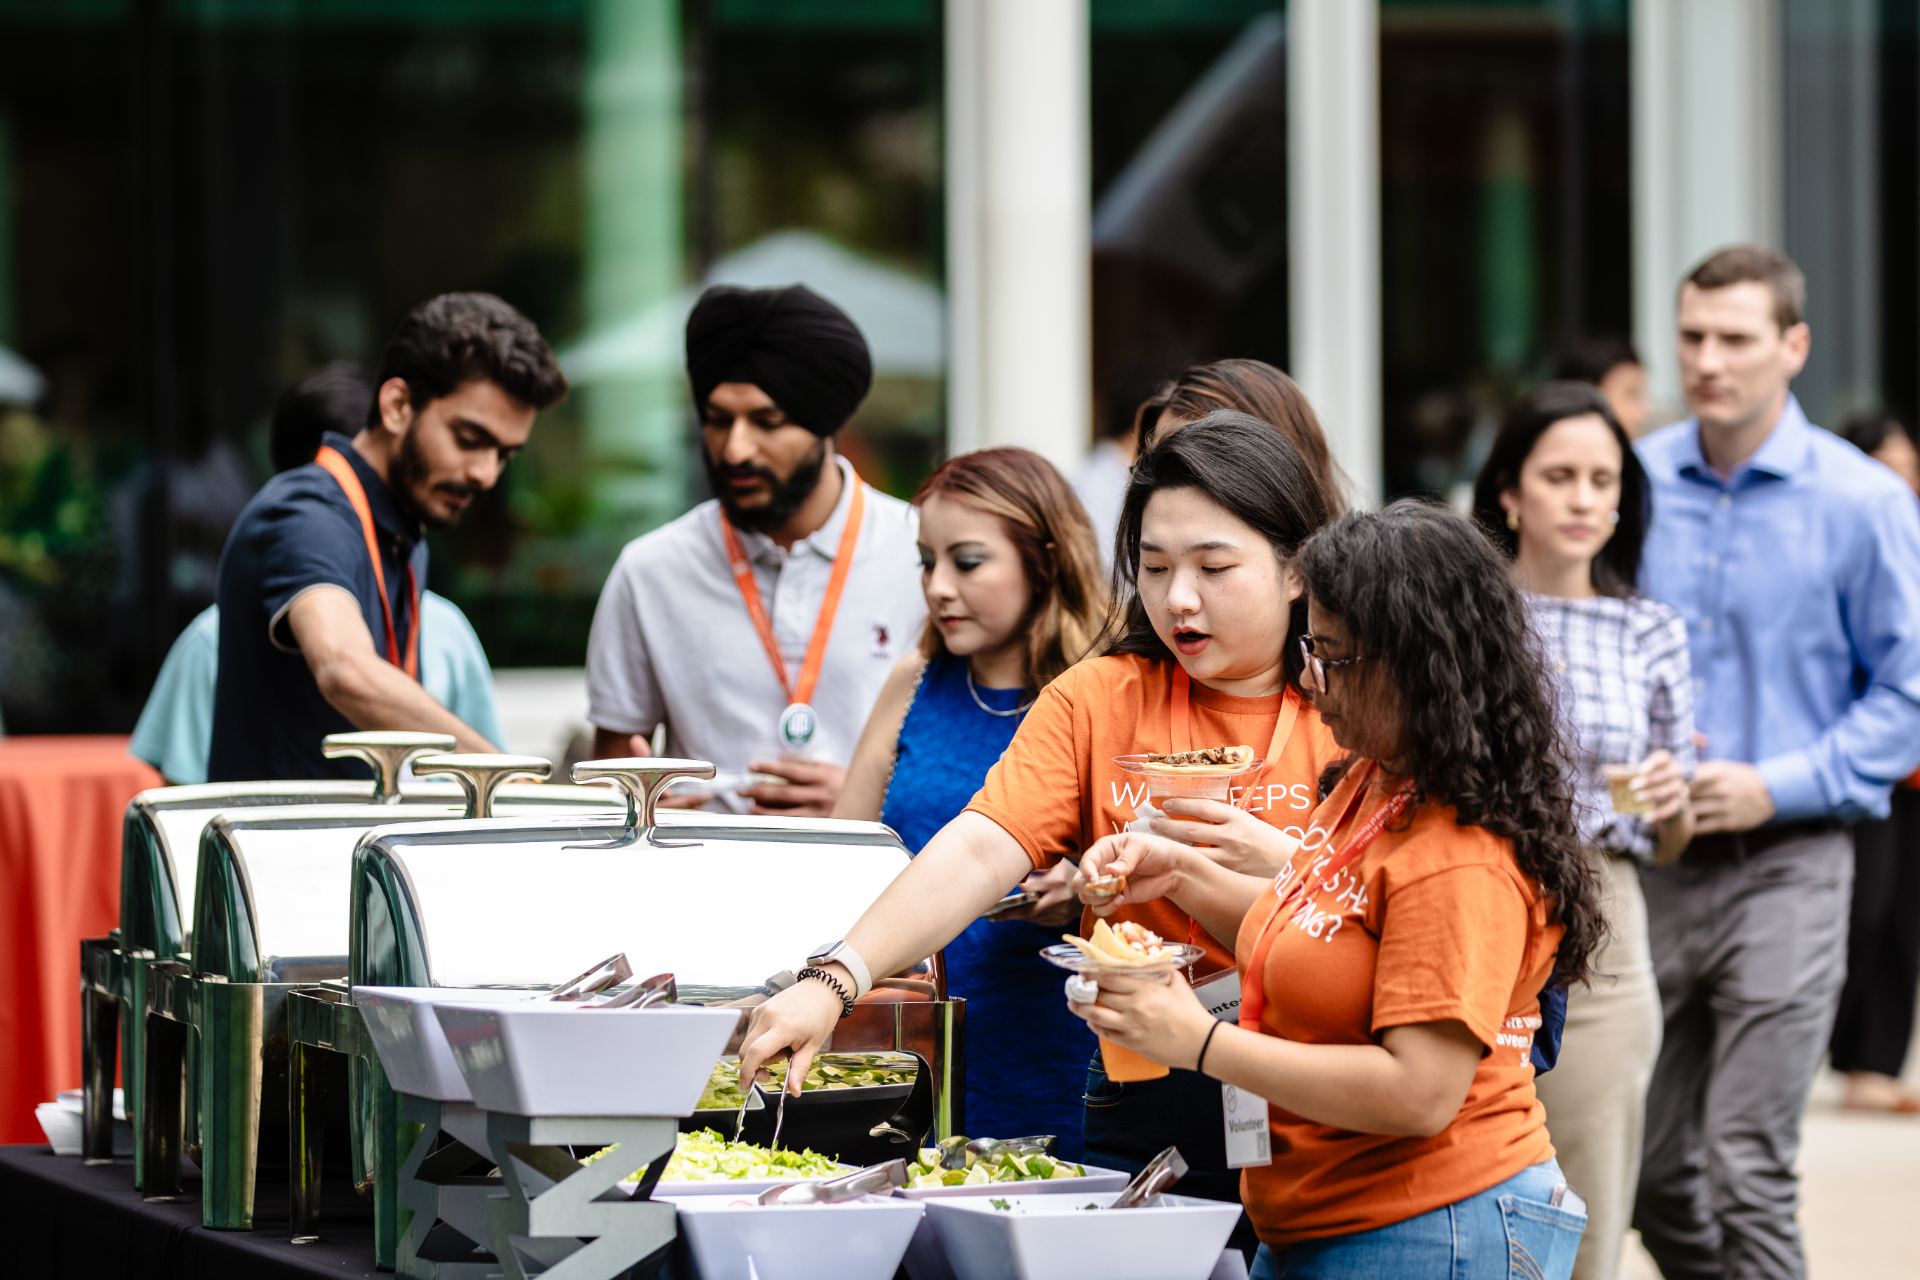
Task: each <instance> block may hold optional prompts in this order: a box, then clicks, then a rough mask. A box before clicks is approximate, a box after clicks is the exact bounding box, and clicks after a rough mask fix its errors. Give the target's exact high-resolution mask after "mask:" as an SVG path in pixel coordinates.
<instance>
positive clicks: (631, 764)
mask: <svg viewBox="0 0 1920 1280" xmlns="http://www.w3.org/2000/svg"><path fill="white" fill-rule="evenodd" d="M712 776H713V765H712V764H711V763H710V762H709V761H706V760H672V759H668V758H666V757H664V756H627V757H624V758H621V759H617V760H582V761H581V762H580V763H579V764H576V765H574V766H573V780H574V781H575V782H596V781H600V780H602V779H604V780H606V781H608V782H611V783H613V785H614V786H615V787H616V788H618V789H619V790H620V791H621V792H623V793H624V794H625V795H626V797H627V827H628V829H629V830H630V831H632V832H634V833H636V834H638V835H643V836H645V837H646V839H647V842H648V843H649V844H657V843H659V842H658V841H657V840H655V839H654V836H653V827H654V821H653V817H654V815H653V811H654V808H655V806H656V805H657V804H658V803H659V801H660V793H661V792H663V791H665V790H666V789H667V788H668V787H669V786H671V785H673V783H674V782H676V781H677V780H679V779H681V778H711V777H712Z"/></svg>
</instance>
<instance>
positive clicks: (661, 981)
mask: <svg viewBox="0 0 1920 1280" xmlns="http://www.w3.org/2000/svg"><path fill="white" fill-rule="evenodd" d="M679 996H680V987H679V984H678V983H676V982H675V981H674V980H673V975H672V974H670V973H656V974H654V975H653V976H652V977H651V978H646V979H644V980H642V981H640V982H636V983H634V984H633V985H632V986H631V987H628V988H627V989H626V990H625V991H622V992H621V993H620V994H619V995H617V996H615V997H613V998H612V999H611V1000H603V1001H601V1002H600V1003H599V1004H593V1005H588V1006H587V1007H588V1008H589V1009H651V1008H652V1007H653V1006H654V1005H657V1004H672V1003H673V1002H674V1001H675V1000H676V999H678V998H679Z"/></svg>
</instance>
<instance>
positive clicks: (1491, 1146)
mask: <svg viewBox="0 0 1920 1280" xmlns="http://www.w3.org/2000/svg"><path fill="white" fill-rule="evenodd" d="M1299 563H1300V572H1301V574H1302V576H1303V577H1304V579H1305V581H1306V584H1307V588H1308V591H1309V596H1310V605H1309V633H1308V635H1307V636H1306V637H1304V639H1303V641H1302V646H1301V647H1302V649H1303V651H1304V652H1303V657H1304V659H1305V661H1304V672H1305V685H1306V688H1307V689H1308V690H1309V691H1310V692H1311V693H1312V695H1313V699H1314V703H1315V705H1316V706H1318V707H1319V709H1320V713H1321V717H1322V720H1323V722H1324V723H1325V724H1326V725H1327V726H1328V727H1329V728H1330V729H1331V730H1332V732H1333V735H1334V737H1335V738H1336V739H1337V740H1338V741H1339V743H1340V745H1341V746H1342V747H1343V748H1345V749H1346V750H1347V752H1349V753H1350V754H1349V756H1348V758H1347V759H1346V760H1343V761H1342V762H1341V763H1340V764H1339V765H1337V766H1336V767H1335V768H1333V769H1331V770H1329V773H1328V778H1327V781H1328V783H1329V784H1330V789H1329V790H1328V791H1327V793H1326V798H1325V799H1324V800H1323V801H1322V803H1321V805H1320V807H1319V808H1318V809H1317V810H1315V813H1314V823H1315V825H1316V826H1318V827H1324V828H1326V829H1327V830H1328V831H1329V832H1331V835H1330V837H1329V839H1328V841H1327V842H1326V847H1325V848H1322V849H1319V850H1306V849H1302V850H1301V851H1300V852H1299V853H1298V854H1297V855H1295V857H1294V858H1293V860H1292V861H1291V862H1290V863H1289V865H1288V866H1287V867H1286V868H1285V869H1284V870H1282V871H1281V873H1280V874H1279V875H1277V876H1272V877H1263V876H1248V875H1242V874H1239V873H1237V872H1235V871H1233V870H1232V869H1230V868H1228V867H1226V866H1223V865H1221V864H1220V863H1219V862H1217V861H1215V860H1214V859H1212V858H1208V857H1206V856H1204V855H1203V854H1201V853H1200V852H1199V851H1197V850H1195V849H1193V848H1191V847H1190V846H1187V845H1184V844H1181V843H1179V842H1177V841H1173V840H1168V839H1165V838H1163V837H1160V836H1156V835H1153V834H1151V833H1145V832H1124V833H1121V834H1119V835H1116V836H1114V837H1111V838H1110V839H1107V840H1103V841H1101V842H1100V843H1099V844H1098V845H1096V846H1094V847H1093V848H1092V849H1089V850H1088V851H1087V854H1086V856H1085V857H1084V858H1083V859H1082V860H1081V864H1080V871H1079V877H1078V882H1079V883H1081V884H1082V886H1083V887H1082V892H1081V896H1082V899H1083V900H1085V901H1089V902H1090V903H1091V904H1092V906H1093V909H1094V910H1095V911H1099V912H1105V911H1107V910H1109V908H1110V905H1111V904H1112V903H1114V902H1115V901H1118V902H1119V903H1121V904H1122V905H1124V904H1128V903H1135V902H1143V901H1156V900H1168V901H1171V902H1172V903H1173V904H1175V905H1176V906H1177V907H1178V909H1180V910H1183V911H1191V912H1192V913H1193V915H1194V917H1195V918H1196V919H1198V920H1199V921H1200V922H1201V923H1202V924H1203V925H1204V926H1205V927H1206V928H1207V929H1208V930H1209V931H1210V932H1212V933H1214V934H1215V935H1216V936H1217V935H1218V934H1219V933H1221V932H1223V931H1232V932H1236V933H1237V940H1236V946H1235V955H1236V963H1237V965H1238V966H1239V970H1240V973H1241V979H1242V983H1243V998H1242V1002H1241V1005H1240V1010H1239V1017H1238V1019H1237V1020H1236V1021H1235V1022H1234V1023H1223V1022H1220V1021H1218V1020H1216V1019H1215V1018H1213V1017H1212V1016H1210V1015H1209V1013H1208V1011H1207V1009H1206V1007H1205V1005H1204V1003H1203V1002H1202V1001H1200V1000H1197V999H1195V998H1194V996H1193V994H1192V992H1191V991H1190V989H1189V987H1188V985H1187V983H1186V982H1185V981H1184V980H1183V979H1182V978H1181V976H1180V975H1179V974H1177V973H1175V974H1173V975H1171V976H1169V977H1167V978H1164V979H1160V980H1152V979H1140V978H1131V977H1127V976H1124V975H1119V974H1103V975H1102V976H1101V978H1100V980H1099V990H1098V995H1097V1002H1096V1003H1093V1004H1084V1003H1083V1004H1076V1005H1075V1006H1074V1008H1075V1010H1076V1012H1078V1013H1080V1014H1081V1015H1082V1016H1083V1017H1085V1018H1086V1019H1087V1020H1088V1022H1089V1024H1090V1025H1091V1026H1092V1027H1093V1029H1094V1031H1095V1032H1096V1033H1097V1034H1099V1035H1100V1036H1101V1037H1103V1038H1106V1039H1110V1040H1117V1041H1119V1042H1120V1043H1122V1044H1124V1045H1126V1046H1127V1047H1129V1048H1131V1049H1133V1050H1134V1051H1136V1052H1138V1053H1140V1054H1143V1055H1145V1056H1147V1057H1150V1058H1154V1059H1156V1060H1158V1061H1162V1062H1168V1063H1179V1064H1181V1065H1192V1066H1193V1067H1194V1068H1195V1069H1196V1070H1198V1071H1201V1072H1204V1073H1205V1074H1206V1075H1207V1076H1209V1077H1212V1078H1213V1079H1215V1080H1217V1081H1220V1082H1222V1083H1223V1084H1224V1085H1225V1086H1227V1087H1228V1090H1229V1096H1228V1100H1227V1102H1226V1108H1227V1114H1228V1121H1229V1128H1230V1132H1229V1139H1228V1142H1229V1148H1230V1150H1232V1149H1238V1148H1239V1147H1241V1146H1242V1145H1244V1146H1246V1147H1248V1148H1251V1151H1250V1155H1251V1156H1252V1159H1250V1160H1249V1161H1247V1165H1248V1167H1247V1168H1246V1170H1245V1174H1244V1184H1243V1191H1244V1201H1245V1203H1246V1205H1247V1210H1248V1213H1249V1214H1250V1215H1251V1216H1252V1218H1253V1222H1254V1226H1255V1228H1256V1230H1257V1231H1258V1233H1259V1235H1260V1239H1261V1249H1260V1251H1259V1255H1258V1257H1257V1258H1256V1261H1255V1265H1254V1269H1253V1274H1254V1276H1255V1277H1256V1280H1259V1278H1261V1277H1266V1278H1268V1280H1271V1278H1272V1277H1275V1276H1278V1275H1281V1274H1284V1275H1286V1276H1289V1277H1296V1276H1299V1277H1320V1276H1359V1275H1368V1276H1372V1275H1380V1276H1389V1275H1390V1276H1397V1277H1409V1278H1412V1280H1420V1278H1423V1277H1434V1278H1435V1280H1439V1278H1440V1277H1447V1278H1448V1280H1480V1278H1485V1280H1495V1278H1499V1280H1505V1278H1506V1277H1509V1276H1521V1275H1524V1276H1529V1277H1540V1278H1542V1280H1565V1277H1567V1276H1568V1275H1569V1274H1570V1273H1571V1271H1572V1267H1573V1260H1574V1256H1575V1252H1576V1251H1577V1249H1578V1247H1579V1242H1580V1236H1581V1232H1582V1230H1583V1228H1584V1227H1585V1225H1586V1214H1585V1211H1584V1208H1583V1206H1582V1204H1581V1200H1580V1197H1579V1195H1578V1194H1577V1193H1576V1192H1574V1191H1573V1190H1571V1189H1570V1188H1568V1186H1567V1185H1566V1182H1565V1180H1564V1178H1563V1177H1562V1175H1561V1173H1560V1169H1559V1166H1558V1164H1557V1163H1556V1161H1555V1159H1554V1149H1553V1143H1552V1141H1551V1140H1550V1139H1549V1137H1548V1134H1547V1125H1546V1114H1545V1109H1544V1108H1543V1107H1542V1106H1541V1105H1540V1102H1539V1100H1538V1098H1537V1097H1536V1096H1535V1094H1534V1087H1533V1079H1534V1067H1533V1061H1532V1053H1531V1051H1532V1045H1533V1039H1534V1033H1535V1031H1536V1030H1538V1029H1539V1027H1540V1025H1541V1017H1540V992H1541V989H1542V987H1543V985H1545V984H1547V983H1548V982H1549V981H1557V982H1563V983H1565V982H1577V981H1580V980H1582V979H1583V978H1584V977H1585V976H1586V974H1587V970H1588V962H1589V957H1590V956H1591V954H1592V952H1593V950H1594V947H1595V946H1596V945H1597V943H1598V941H1599V939H1600V937H1601V935H1602V932H1603V930H1604V924H1603V921H1602V917H1601V914H1600V893H1599V882H1598V878H1597V876H1596V874H1595V871H1594V869H1593V865H1592V863H1591V861H1590V860H1589V859H1588V857H1587V854H1586V850H1585V849H1584V848H1583V847H1582V845H1581V842H1580V834H1579V829H1578V827H1577V826H1576V825H1575V821H1574V813H1573V795H1572V788H1571V786H1570V784H1569V782H1568V781H1567V777H1568V771H1567V767H1566V761H1565V754H1564V750H1563V748H1562V746H1561V740H1560V730H1559V726H1558V723H1557V719H1556V714H1555V708H1554V702H1553V695H1552V691H1551V688H1550V686H1549V684H1548V681H1547V677H1546V671H1545V669H1544V664H1543V663H1542V661H1541V659H1540V656H1539V652H1538V650H1537V648H1536V646H1535V645H1534V642H1533V638H1532V634H1531V631H1530V630H1529V627H1528V623H1527V612H1526V605H1525V603H1524V601H1522V599H1521V597H1520V593H1519V591H1518V590H1517V589H1516V588H1515V587H1514V585H1513V583H1512V581H1511V579H1510V578H1509V576H1508V572H1507V566H1506V565H1505V563H1504V562H1503V561H1502V560H1501V558H1500V557H1499V556H1498V555H1497V554H1496V553H1495V552H1494V550H1493V548H1492V547H1491V546H1489V545H1488V544H1487V542H1486V540H1485V539H1484V538H1483V537H1482V536H1481V535H1480V534H1479V532H1478V531H1477V530H1476V529H1475V528H1474V526H1473V525H1472V524H1471V523H1470V522H1468V521H1467V520H1465V519H1463V518H1461V517H1460V516H1458V515H1455V514H1453V513H1452V512H1449V511H1447V510H1445V509H1443V508H1438V507H1432V506H1427V505H1424V504H1420V503H1413V502H1399V503H1395V504H1394V505H1393V506H1391V507H1389V508H1387V510H1386V511H1384V512H1380V513H1356V514H1353V515H1348V516H1344V517H1342V518H1341V519H1340V520H1339V521H1337V522H1335V523H1334V524H1333V525H1331V526H1329V527H1328V528H1327V529H1325V530H1323V531H1321V532H1320V533H1318V534H1316V535H1315V536H1314V537H1313V538H1312V539H1311V540H1309V541H1308V543H1307V544H1306V546H1305V547H1304V548H1303V549H1302V551H1301V553H1300V561H1299ZM1110 875H1121V876H1124V877H1125V879H1126V882H1127V887H1126V890H1125V891H1124V893H1123V894H1121V895H1120V896H1119V898H1118V899H1117V900H1116V899H1100V898H1098V897H1094V896H1091V895H1090V894H1089V893H1088V892H1087V891H1086V888H1085V886H1086V885H1087V884H1089V883H1091V882H1092V881H1094V880H1096V879H1098V878H1100V877H1104V876H1110ZM1269 1139H1270V1141H1269Z"/></svg>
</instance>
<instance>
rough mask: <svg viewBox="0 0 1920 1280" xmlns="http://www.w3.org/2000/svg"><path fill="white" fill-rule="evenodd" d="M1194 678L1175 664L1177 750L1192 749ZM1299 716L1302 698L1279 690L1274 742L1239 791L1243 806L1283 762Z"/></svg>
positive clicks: (1173, 708)
mask: <svg viewBox="0 0 1920 1280" xmlns="http://www.w3.org/2000/svg"><path fill="white" fill-rule="evenodd" d="M1192 701H1193V677H1191V676H1189V675H1188V674H1187V669H1186V668H1185V667H1183V666H1181V665H1180V664H1179V663H1178V662H1176V663H1174V664H1173V703H1172V706H1171V707H1170V708H1169V715H1170V718H1171V719H1172V722H1173V726H1172V727H1173V749H1174V750H1175V751H1191V750H1193V707H1192ZM1299 718H1300V699H1299V697H1298V696H1297V695H1296V694H1294V692H1293V691H1292V690H1290V689H1284V688H1283V689H1282V690H1281V691H1280V714H1279V716H1278V717H1277V718H1275V720H1274V722H1273V741H1272V742H1271V743H1270V744H1269V745H1268V747H1267V758H1266V763H1265V764H1263V765H1261V766H1260V772H1259V773H1258V774H1257V775H1255V776H1254V778H1253V779H1252V780H1251V781H1250V782H1249V783H1248V784H1247V786H1246V787H1244V788H1243V789H1242V790H1241V792H1240V799H1239V800H1238V801H1236V802H1235V803H1236V804H1237V805H1239V806H1240V807H1245V805H1246V804H1247V803H1248V802H1249V801H1251V800H1252V799H1253V791H1254V785H1255V784H1256V783H1258V782H1259V781H1260V779H1261V778H1264V777H1266V776H1267V774H1268V773H1270V772H1271V771H1272V770H1273V767H1274V766H1275V765H1277V764H1279V763H1280V756H1281V755H1282V753H1284V752H1285V751H1286V749H1287V743H1288V742H1289V741H1290V740H1291V739H1292V738H1293V725H1294V721H1296V720H1298V719H1299Z"/></svg>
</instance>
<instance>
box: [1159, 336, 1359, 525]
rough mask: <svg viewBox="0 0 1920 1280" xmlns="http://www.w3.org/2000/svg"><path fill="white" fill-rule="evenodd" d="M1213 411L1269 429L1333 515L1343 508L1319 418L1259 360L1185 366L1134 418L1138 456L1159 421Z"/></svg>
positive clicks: (1295, 387) (1295, 386) (1293, 385)
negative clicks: (1301, 464)
mask: <svg viewBox="0 0 1920 1280" xmlns="http://www.w3.org/2000/svg"><path fill="white" fill-rule="evenodd" d="M1216 409H1231V410H1233V411H1234V412H1235V413H1244V414H1246V415H1247V416H1248V417H1250V418H1258V419H1259V420H1260V421H1262V422H1264V423H1266V424H1267V425H1268V426H1269V427H1272V428H1273V429H1274V431H1276V432H1277V433H1279V435H1280V436H1281V438H1283V439H1284V440H1286V442H1287V443H1288V444H1290V445H1292V446H1293V447H1294V450H1295V451H1296V452H1297V453H1299V455H1300V457H1301V458H1302V459H1303V460H1304V461H1305V462H1306V464H1307V467H1308V469H1309V470H1311V471H1312V472H1313V475H1314V479H1315V480H1316V481H1318V483H1319V488H1320V491H1321V492H1322V493H1324V494H1326V495H1327V496H1328V497H1330V498H1331V499H1332V502H1333V511H1332V514H1333V515H1335V516H1337V515H1339V514H1340V513H1341V512H1342V511H1344V510H1345V509H1346V503H1345V501H1344V500H1343V498H1342V497H1341V494H1342V493H1343V491H1344V488H1345V486H1344V485H1343V484H1342V482H1341V478H1340V469H1339V468H1338V467H1336V466H1334V464H1333V454H1332V453H1331V452H1330V451H1329V450H1328V449H1327V435H1326V432H1325V431H1323V430H1322V429H1321V427H1320V415H1318V414H1316V413H1315V412H1314V411H1313V405H1312V404H1311V403H1309V402H1308V400H1307V393H1306V392H1304V391H1302V390H1301V389H1300V384H1299V383H1297V382H1295V381H1294V380H1293V379H1292V378H1289V377H1288V376H1287V375H1286V374H1284V373H1282V372H1281V371H1280V370H1278V369H1276V368H1274V367H1273V366H1272V365H1270V364H1268V363H1267V362H1266V361H1264V360H1240V359H1233V360H1215V361H1212V362H1211V363H1208V364H1190V365H1188V366H1187V367H1186V368H1185V369H1182V370H1181V371H1180V373H1179V375H1178V376H1176V377H1175V378H1173V379H1172V380H1171V381H1168V382H1164V383H1162V384H1161V385H1160V389H1159V390H1157V391H1155V392H1154V393H1153V394H1152V395H1151V396H1149V397H1148V398H1147V400H1146V401H1145V403H1143V404H1142V405H1141V406H1140V410H1139V412H1138V413H1136V414H1135V415H1134V419H1133V426H1134V434H1135V436H1136V437H1137V438H1138V440H1139V442H1140V452H1141V453H1145V452H1146V451H1147V450H1148V449H1151V448H1152V447H1153V443H1154V438H1155V435H1156V433H1157V432H1158V430H1159V426H1160V423H1161V422H1162V421H1163V420H1164V419H1166V418H1169V417H1174V418H1180V419H1183V420H1185V421H1187V422H1198V421H1199V420H1200V419H1201V418H1204V417H1206V416H1207V415H1208V414H1210V413H1212V412H1214V411H1215V410H1216Z"/></svg>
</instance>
